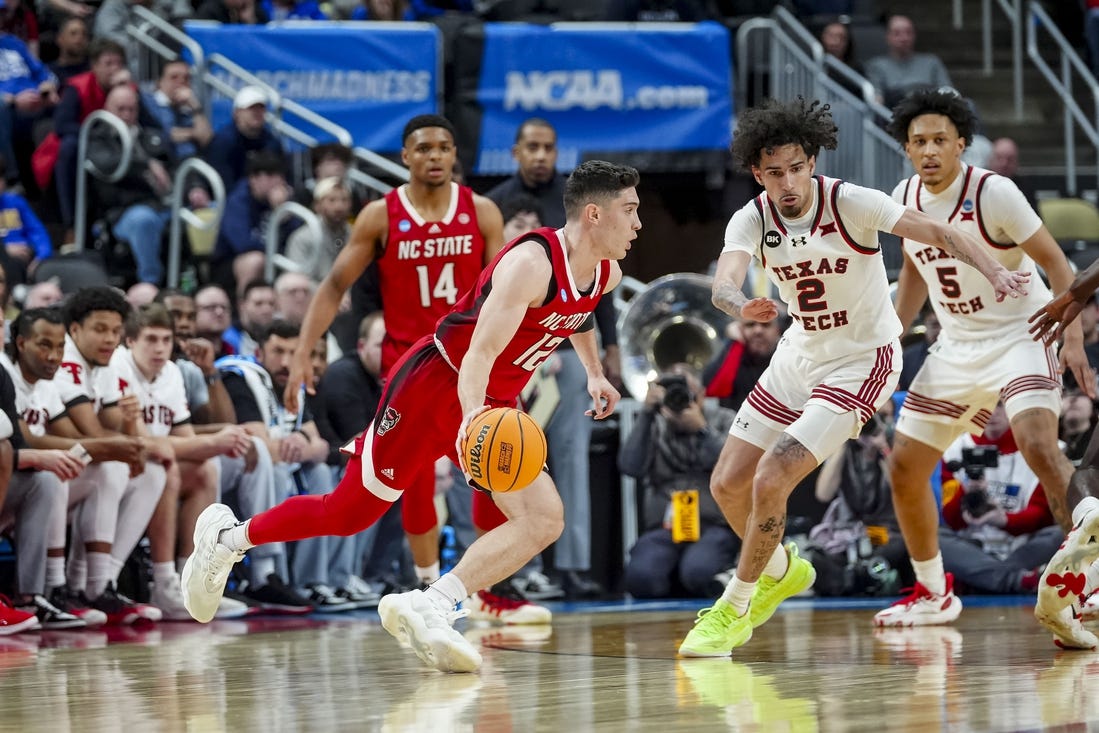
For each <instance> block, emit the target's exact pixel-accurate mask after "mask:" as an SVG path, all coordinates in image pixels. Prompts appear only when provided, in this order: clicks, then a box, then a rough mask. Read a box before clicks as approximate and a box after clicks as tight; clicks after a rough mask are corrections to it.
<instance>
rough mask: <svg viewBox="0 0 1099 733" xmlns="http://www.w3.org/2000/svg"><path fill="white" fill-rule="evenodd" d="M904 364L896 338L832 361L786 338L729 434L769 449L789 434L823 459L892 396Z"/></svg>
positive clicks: (853, 433) (749, 396)
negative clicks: (791, 344)
mask: <svg viewBox="0 0 1099 733" xmlns="http://www.w3.org/2000/svg"><path fill="white" fill-rule="evenodd" d="M900 368H901V347H900V342H899V341H896V340H894V341H893V342H892V343H889V344H886V345H884V346H879V347H878V348H876V349H872V350H869V351H861V352H858V353H856V354H852V355H851V356H846V357H843V358H840V359H833V360H831V361H813V360H811V359H808V358H806V357H805V356H804V355H802V354H801V353H798V352H795V351H794V350H793V349H791V348H788V347H786V344H785V342H783V343H780V344H779V347H778V349H777V350H776V351H775V355H774V356H773V357H772V358H771V364H770V366H768V367H767V370H766V371H764V372H763V375H762V376H761V377H760V378H759V382H758V383H757V384H756V386H755V387H754V388H753V389H752V391H751V392H750V393H749V394H748V398H747V399H746V400H745V401H744V404H743V405H741V407H740V410H739V411H738V412H737V416H736V420H734V421H733V426H732V427H731V428H730V429H729V434H730V435H733V436H735V437H737V438H740V439H741V440H744V441H746V442H748V443H751V444H752V445H755V446H758V447H759V448H762V449H763V450H769V449H770V448H771V446H773V445H774V444H775V442H776V441H777V440H778V439H779V436H781V435H782V434H783V433H789V434H790V436H791V437H793V438H794V439H795V440H797V441H798V442H799V443H801V444H802V445H804V446H805V447H806V448H808V449H809V451H810V452H811V453H812V454H813V455H814V456H816V459H817V461H818V462H819V461H823V460H824V459H825V458H827V457H828V456H830V455H832V454H833V453H834V452H835V451H837V450H838V449H839V448H840V446H842V445H843V443H844V442H845V441H847V440H848V439H850V438H855V437H857V436H858V434H859V431H860V430H861V429H862V426H863V424H865V423H866V421H867V420H869V419H870V416H871V415H873V414H874V413H875V412H877V409H878V408H879V407H881V405H882V404H883V403H884V402H885V401H886V400H888V399H890V397H891V396H892V394H893V390H894V389H896V387H897V380H898V379H899V378H900Z"/></svg>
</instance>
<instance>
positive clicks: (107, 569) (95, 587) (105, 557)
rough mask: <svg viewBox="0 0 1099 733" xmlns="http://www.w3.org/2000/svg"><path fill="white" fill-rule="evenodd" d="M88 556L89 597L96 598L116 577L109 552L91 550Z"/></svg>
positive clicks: (87, 586)
mask: <svg viewBox="0 0 1099 733" xmlns="http://www.w3.org/2000/svg"><path fill="white" fill-rule="evenodd" d="M87 558H88V580H87V585H86V586H85V587H86V588H87V591H88V598H91V599H92V600H95V599H96V598H99V596H101V595H103V589H104V588H106V587H107V583H109V582H111V579H112V578H113V577H114V573H113V568H112V567H111V559H112V558H111V554H110V553H109V552H89V553H87Z"/></svg>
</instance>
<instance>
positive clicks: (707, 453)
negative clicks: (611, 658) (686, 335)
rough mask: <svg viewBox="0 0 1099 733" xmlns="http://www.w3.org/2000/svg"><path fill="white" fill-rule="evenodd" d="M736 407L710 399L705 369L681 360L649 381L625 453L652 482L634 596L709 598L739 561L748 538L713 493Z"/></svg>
mask: <svg viewBox="0 0 1099 733" xmlns="http://www.w3.org/2000/svg"><path fill="white" fill-rule="evenodd" d="M735 417H736V413H735V412H733V411H732V410H729V409H726V408H724V407H720V406H717V405H712V404H706V395H705V393H704V391H703V388H702V382H701V380H700V379H699V376H698V374H697V372H696V371H695V370H694V369H692V368H691V367H690V366H689V365H687V364H675V365H673V366H671V367H670V368H669V369H668V370H667V371H666V372H664V373H663V374H661V375H660V377H659V378H658V379H657V380H656V381H655V382H652V383H650V384H649V390H648V393H647V394H646V395H645V409H644V410H642V412H641V414H640V416H639V417H638V419H637V423H636V425H635V426H634V429H633V430H632V431H631V432H630V436H629V438H628V439H627V440H626V442H625V444H623V445H622V447H621V449H620V451H619V453H618V467H619V469H620V470H621V471H622V473H624V474H626V475H627V476H632V477H634V478H636V479H638V480H639V481H641V482H642V485H643V486H644V488H645V495H644V509H643V512H642V518H643V521H644V532H643V534H642V535H641V537H639V538H638V540H637V543H636V544H635V545H634V546H633V547H632V548H631V549H630V561H629V563H628V565H627V567H626V591H627V592H628V593H629V594H630V595H632V596H633V597H634V598H667V597H671V596H676V595H683V594H684V593H685V594H686V595H688V596H708V595H713V594H714V593H719V592H720V591H721V588H722V587H724V586H723V583H722V582H721V581H720V580H717V579H716V578H715V576H717V575H718V573H721V572H722V571H724V570H726V569H728V568H730V567H732V565H733V564H734V563H735V562H736V556H737V552H738V551H739V549H740V540H739V539H738V538H737V536H736V534H735V533H733V531H732V530H731V529H729V525H728V523H727V522H726V521H725V518H724V517H723V516H722V514H721V510H720V509H718V506H717V503H716V502H715V501H714V499H713V496H712V495H711V493H710V473H711V471H712V470H713V467H714V465H715V464H716V463H717V458H718V456H719V455H720V454H721V447H722V446H723V445H724V444H725V436H726V435H727V434H728V432H729V427H730V426H731V425H732V422H733V419H734V418H735Z"/></svg>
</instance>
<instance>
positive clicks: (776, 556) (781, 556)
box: [763, 543, 790, 580]
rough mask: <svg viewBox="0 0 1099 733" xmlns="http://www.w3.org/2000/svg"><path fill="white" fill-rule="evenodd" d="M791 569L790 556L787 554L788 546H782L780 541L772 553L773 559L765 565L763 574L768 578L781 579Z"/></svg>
mask: <svg viewBox="0 0 1099 733" xmlns="http://www.w3.org/2000/svg"><path fill="white" fill-rule="evenodd" d="M789 569H790V556H789V555H787V554H786V548H785V547H783V546H782V543H779V546H778V547H776V548H775V551H774V552H773V553H772V554H771V559H770V560H768V561H767V564H766V565H764V566H763V574H764V575H766V576H767V577H768V578H774V579H775V580H781V579H782V576H784V575H786V571H787V570H789Z"/></svg>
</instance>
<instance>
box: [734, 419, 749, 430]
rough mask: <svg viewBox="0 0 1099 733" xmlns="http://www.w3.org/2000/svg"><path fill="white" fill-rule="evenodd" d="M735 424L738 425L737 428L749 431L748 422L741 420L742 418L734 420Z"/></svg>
mask: <svg viewBox="0 0 1099 733" xmlns="http://www.w3.org/2000/svg"><path fill="white" fill-rule="evenodd" d="M734 422H735V423H736V426H737V427H738V428H741V429H743V430H747V429H748V421H747V420H741V419H740V418H739V417H738V418H737V419H736V420H734Z"/></svg>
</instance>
